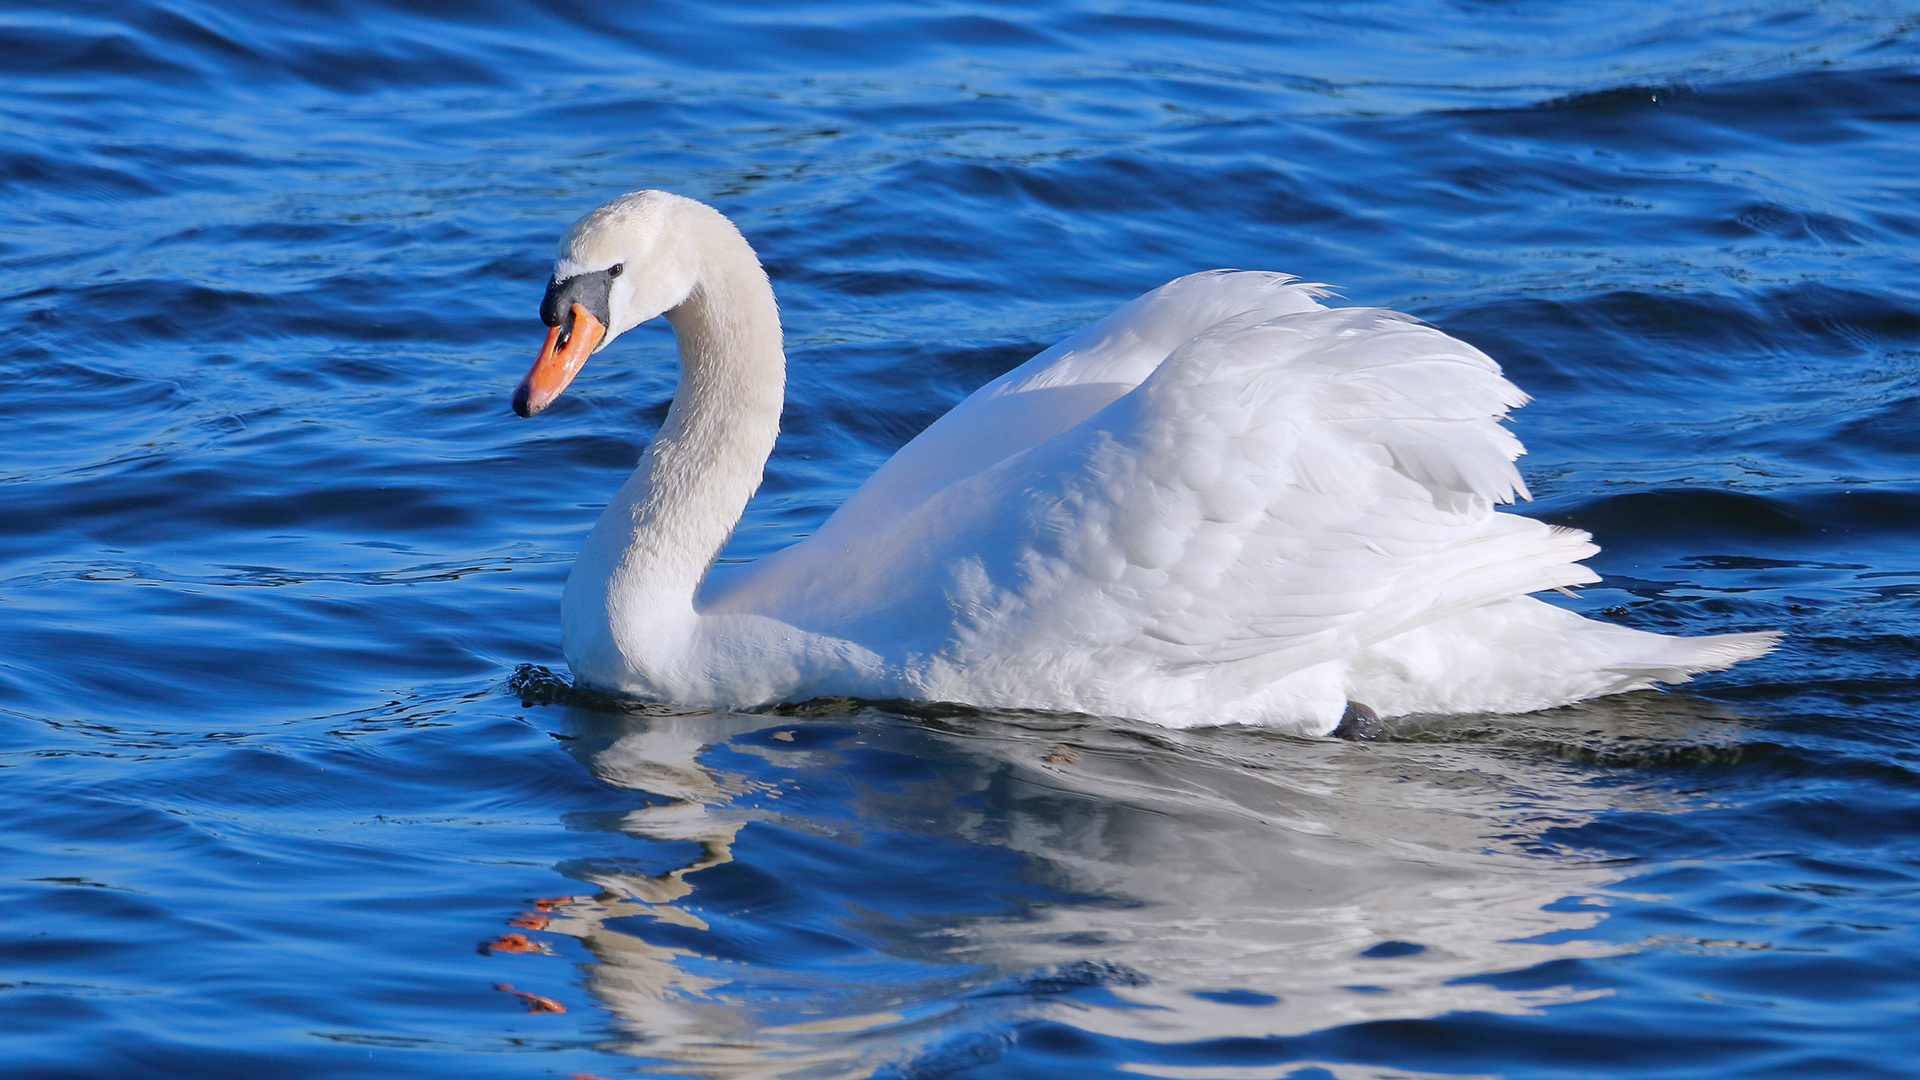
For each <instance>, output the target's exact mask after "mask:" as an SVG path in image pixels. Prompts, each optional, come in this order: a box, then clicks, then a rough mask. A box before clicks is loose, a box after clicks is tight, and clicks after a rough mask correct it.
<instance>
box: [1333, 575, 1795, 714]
mask: <svg viewBox="0 0 1920 1080" xmlns="http://www.w3.org/2000/svg"><path fill="white" fill-rule="evenodd" d="M1779 640H1780V635H1779V634H1778V633H1773V632H1766V633H1745V634H1712V635H1708V636H1705V637H1674V636H1671V635H1668V634H1657V633H1652V632H1649V631H1646V630H1636V629H1633V628H1632V627H1627V626H1620V625H1618V624H1617V623H1610V622H1600V621H1597V620H1593V619H1587V618H1583V617H1581V616H1580V615H1577V614H1575V613H1574V612H1571V611H1567V610H1565V609H1563V608H1558V607H1555V606H1553V605H1552V604H1548V603H1546V602H1544V601H1541V600H1537V599H1534V598H1533V597H1530V596H1524V597H1516V598H1514V599H1511V600H1505V601H1500V602H1497V603H1492V604H1488V605H1486V606H1484V607H1479V608H1475V609H1473V610H1470V611H1464V612H1461V613H1459V614H1456V615H1453V616H1451V617H1449V618H1445V619H1441V620H1439V621H1437V622H1433V623H1428V624H1427V625H1425V626H1422V627H1419V628H1418V629H1415V630H1412V631H1410V632H1408V633H1405V634H1401V635H1399V636H1397V637H1394V638H1390V639H1388V640H1386V641H1382V642H1380V643H1378V644H1377V645H1374V646H1371V647H1370V648H1367V649H1364V650H1362V651H1361V652H1360V653H1359V654H1358V655H1356V656H1355V657H1354V660H1353V662H1352V665H1351V667H1350V668H1349V672H1348V679H1349V686H1348V697H1349V700H1353V701H1363V702H1365V703H1366V704H1368V705H1371V706H1372V707H1373V708H1374V710H1375V711H1377V712H1378V713H1379V714H1380V715H1381V716H1405V715H1409V714H1413V713H1523V712H1532V711H1534V710H1536V709H1551V708H1555V707H1557V706H1560V705H1568V704H1571V703H1573V702H1575V701H1581V700H1584V699H1586V698H1593V697H1602V696H1605V695H1608V694H1621V693H1626V692H1628V691H1630V690H1647V689H1651V688H1653V687H1655V686H1658V685H1660V684H1662V683H1665V684H1676V683H1684V682H1688V681H1690V680H1691V678H1692V677H1693V676H1694V675H1697V674H1699V673H1701V672H1704V671H1719V670H1721V669H1722V668H1728V667H1732V666H1733V665H1734V664H1737V663H1740V662H1741V661H1743V660H1751V659H1753V658H1754V657H1756V656H1760V655H1762V654H1764V653H1766V652H1767V651H1768V650H1770V649H1772V648H1773V647H1774V645H1775V644H1776V643H1778V642H1779Z"/></svg>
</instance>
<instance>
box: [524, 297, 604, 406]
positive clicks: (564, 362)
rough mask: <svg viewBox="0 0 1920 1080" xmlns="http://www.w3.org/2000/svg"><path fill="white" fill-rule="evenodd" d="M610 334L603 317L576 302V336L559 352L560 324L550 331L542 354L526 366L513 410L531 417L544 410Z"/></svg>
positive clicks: (574, 322)
mask: <svg viewBox="0 0 1920 1080" xmlns="http://www.w3.org/2000/svg"><path fill="white" fill-rule="evenodd" d="M606 336H607V328H606V327H605V326H602V325H601V324H600V320H599V319H596V318H594V317H593V316H592V315H590V314H588V312H587V309H586V308H583V307H581V306H580V305H579V304H575V305H573V336H572V337H569V338H568V339H567V346H566V348H564V349H560V350H558V351H555V350H554V344H555V343H556V342H558V341H559V340H560V328H559V327H558V326H555V327H552V328H550V329H548V330H547V343H546V344H545V345H542V346H541V347H540V355H539V356H538V357H537V358H536V359H535V360H534V361H533V366H532V367H531V368H528V369H527V377H526V378H524V379H521V380H520V385H519V386H517V387H515V388H514V391H513V411H514V412H517V413H519V414H520V415H521V416H532V415H533V414H534V413H537V412H539V411H540V410H541V409H544V408H546V407H547V406H549V405H551V404H553V399H555V398H557V397H559V396H560V392H561V391H562V390H565V389H566V388H567V384H568V383H570V382H572V381H573V377H574V376H575V375H578V374H580V369H581V367H583V366H585V364H586V362H587V357H588V356H590V355H592V353H593V348H594V346H596V345H598V344H600V339H601V338H603V337H606Z"/></svg>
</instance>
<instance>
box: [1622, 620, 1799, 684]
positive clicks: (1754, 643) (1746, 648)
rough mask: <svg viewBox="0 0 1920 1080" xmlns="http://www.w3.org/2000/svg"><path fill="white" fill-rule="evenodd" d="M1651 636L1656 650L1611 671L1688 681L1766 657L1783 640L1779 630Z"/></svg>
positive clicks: (1646, 679)
mask: <svg viewBox="0 0 1920 1080" xmlns="http://www.w3.org/2000/svg"><path fill="white" fill-rule="evenodd" d="M1648 636H1649V637H1652V638H1654V639H1655V642H1654V643H1656V644H1657V645H1658V650H1657V653H1655V654H1650V655H1647V656H1645V657H1637V658H1635V659H1633V660H1628V661H1624V662H1621V663H1617V664H1611V665H1608V670H1610V671H1615V672H1618V673H1620V674H1621V675H1625V676H1628V677H1630V678H1636V679H1639V680H1642V681H1644V682H1649V683H1652V682H1661V683H1683V682H1688V681H1689V680H1691V679H1692V677H1693V676H1695V675H1698V674H1700V673H1701V672H1703V671H1721V670H1724V669H1726V668H1730V667H1732V666H1733V665H1735V664H1738V663H1740V662H1741V661H1742V660H1752V659H1754V658H1755V657H1759V656H1764V655H1766V654H1767V653H1769V652H1772V651H1773V648H1774V646H1776V645H1778V644H1779V643H1780V638H1781V636H1782V635H1781V633H1780V631H1778V630H1767V631H1762V632H1759V633H1750V634H1709V635H1707V636H1705V637H1668V636H1666V635H1663V634H1651V635H1648Z"/></svg>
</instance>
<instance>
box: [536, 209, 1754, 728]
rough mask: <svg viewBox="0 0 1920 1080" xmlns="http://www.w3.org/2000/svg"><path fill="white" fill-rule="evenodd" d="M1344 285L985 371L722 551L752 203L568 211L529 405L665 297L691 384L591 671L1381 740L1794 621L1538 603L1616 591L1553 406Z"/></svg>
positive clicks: (685, 700)
mask: <svg viewBox="0 0 1920 1080" xmlns="http://www.w3.org/2000/svg"><path fill="white" fill-rule="evenodd" d="M1329 295H1330V292H1329V290H1328V289H1326V288H1325V287H1324V286H1321V285H1317V284H1311V283H1307V282H1303V281H1300V280H1299V279H1297V278H1294V277H1292V276H1289V275H1285V274H1278V273H1268V272H1254V271H1229V270H1214V271H1209V272H1205V273H1198V274H1192V275H1189V276H1187V277H1182V278H1179V279H1176V280H1174V281H1171V282H1169V283H1167V284H1166V285H1163V286H1161V287H1160V288H1158V289H1155V290H1153V291H1152V292H1149V293H1147V294H1146V295H1144V296H1141V297H1140V298H1138V299H1136V300H1134V301H1132V302H1130V303H1128V304H1126V305H1124V306H1122V307H1121V308H1120V309H1119V310H1117V311H1115V312H1113V313H1112V314H1111V315H1108V316H1107V317H1106V318H1104V319H1101V320H1100V321H1099V322H1096V323H1094V324H1093V325H1092V326H1089V327H1087V328H1086V329H1084V330H1081V331H1080V332H1079V333H1076V334H1074V335H1073V336H1071V337H1069V338H1067V339H1066V340H1064V341H1062V342H1060V343H1059V344H1057V345H1054V346H1053V347H1052V348H1050V349H1047V350H1046V351H1044V352H1042V353H1040V354H1039V355H1038V356H1035V357H1034V358H1033V359H1031V360H1029V361H1027V362H1026V363H1025V364H1022V365H1021V366H1019V367H1017V368H1015V369H1014V370H1012V371H1009V372H1007V373H1006V374H1005V375H1002V376H1000V377H999V378H997V379H995V380H993V381H992V382H990V383H988V384H987V385H986V386H984V387H982V388H981V389H980V390H978V391H976V392H975V393H974V394H973V395H972V396H970V397H968V398H967V399H966V400H965V401H962V402H961V403H960V404H959V405H958V406H956V407H955V408H954V409H953V410H952V411H951V412H949V413H947V414H946V415H945V416H943V417H942V418H940V419H939V420H938V421H936V422H935V423H934V424H933V425H932V426H930V427H928V428H927V429H926V430H925V431H924V432H922V433H921V434H920V435H919V436H918V437H916V438H915V439H913V440H912V441H911V442H909V443H908V444H907V445H906V446H904V447H902V448H901V449H900V451H899V452H898V453H896V454H895V455H894V456H893V458H892V459H891V460H889V461H888V462H886V464H884V465H883V466H881V467H880V469H879V470H878V471H877V472H875V473H874V474H873V476H872V477H870V478H869V479H868V480H867V482H866V483H865V484H864V485H862V486H861V487H860V489H859V490H858V491H856V492H855V493H854V494H853V495H852V497H850V498H849V499H848V500H847V501H846V503H845V504H844V505H842V506H841V507H840V508H839V510H837V511H836V512H835V513H834V514H833V515H832V516H831V517H830V518H828V519H827V521H826V522H825V523H824V524H823V525H821V526H820V528H819V530H818V531H817V532H815V533H814V534H813V535H811V536H809V537H807V538H805V539H803V540H801V541H799V542H797V543H795V544H793V545H791V546H789V547H787V548H785V549H783V550H780V551H778V552H776V553H774V554H773V555H770V556H768V557H766V558H763V559H760V560H758V561H757V562H754V563H752V564H748V565H745V566H721V567H716V566H715V565H714V559H715V556H716V555H717V554H718V553H719V551H720V548H721V545H722V544H724V543H725V542H726V540H727V538H728V536H729V535H730V534H731V533H732V531H733V529H734V526H735V525H736V524H737V523H738V521H739V518H740V515H741V512H742V511H743V510H744V509H745V507H746V504H747V500H748V499H749V498H751V497H752V495H753V493H754V491H755V489H756V488H758V486H759V484H760V479H761V474H762V471H763V469H764V467H765V465H766V461H767V458H768V456H769V455H770V454H771V453H772V450H773V445H774V438H775V435H776V434H777V432H778V430H779V425H780V412H781V407H782V405H783V401H784V388H785V381H786V357H785V354H784V352H783V350H782V339H781V328H780V317H779V310H778V308H777V306H776V303H775V300H774V294H773V288H772V286H771V284H770V283H769V282H768V280H767V275H766V273H765V271H764V270H763V269H762V268H761V266H760V261H759V258H758V257H757V256H756V255H755V254H754V251H753V249H752V248H751V247H750V246H749V245H748V243H747V241H746V239H745V238H744V237H743V236H741V234H740V232H739V230H738V229H737V228H735V227H734V225H733V223H732V222H730V221H729V220H727V218H725V217H724V216H722V215H721V214H720V213H719V212H718V211H716V210H714V209H712V208H711V207H708V206H706V205H704V204H702V203H700V202H697V201H694V200H692V199H688V198H684V197H682V196H678V195H673V194H669V193H666V192H661V191H638V192H633V193H631V194H627V195H623V196H620V197H619V198H616V199H613V200H612V201H610V202H608V203H606V204H604V205H602V206H600V207H598V208H596V209H594V210H593V211H591V212H589V213H588V214H587V215H586V216H584V217H582V218H581V219H580V220H578V221H576V222H575V223H574V224H573V226H572V227H571V228H569V229H568V230H567V232H566V234H565V236H564V237H563V238H562V239H561V241H560V247H559V260H558V262H557V264H556V265H555V267H554V272H553V278H552V280H551V282H550V283H549V284H548V286H547V291H546V296H545V298H544V299H543V301H542V303H541V307H540V314H541V318H542V321H543V322H545V324H546V325H547V327H548V331H547V337H546V342H545V344H544V346H543V347H542V348H541V350H540V353H539V357H538V358H537V359H536V360H535V361H534V364H533V366H532V368H531V369H530V370H529V371H528V373H527V375H526V377H525V378H524V379H523V380H522V381H521V382H520V384H519V385H518V387H517V388H516V389H515V390H514V394H513V408H514V411H515V412H516V413H518V414H519V415H520V416H523V417H531V416H533V415H534V414H536V413H538V412H539V411H541V410H542V409H544V408H546V407H547V406H548V405H550V404H552V402H553V401H554V399H555V398H557V397H558V396H559V395H560V393H561V392H562V391H563V390H564V389H565V388H566V387H567V385H568V383H569V382H570V381H571V380H572V379H573V378H574V376H575V375H576V374H577V373H578V372H579V371H580V369H581V366H582V365H583V364H584V363H585V362H586V359H587V357H588V356H589V355H591V354H592V353H595V352H598V351H599V350H601V349H604V348H606V346H607V345H608V344H609V343H611V342H612V341H613V340H614V339H615V338H618V337H619V336H620V335H621V334H622V333H625V332H626V331H628V330H630V329H632V328H634V327H635V326H638V325H640V324H641V323H644V322H646V321H648V320H650V319H652V318H654V317H655V316H658V315H665V316H666V318H667V320H668V321H669V322H670V323H671V324H672V326H673V330H674V334H675V338H676V341H677V344H678V350H679V359H680V370H679V380H678V385H677V387H676V389H675V393H674V397H673V404H672V406H671V407H670V408H669V409H668V411H667V417H666V420H665V422H664V423H663V424H662V425H661V427H660V430H659V432H658V434H656V435H655V436H654V438H653V441H652V442H651V443H650V444H649V445H648V446H647V448H646V450H645V451H644V452H643V453H642V455H641V458H640V462H639V465H638V467H637V468H636V469H635V470H634V472H633V474H632V476H631V477H629V478H628V479H627V481H626V482H625V483H624V484H623V485H621V487H620V489H619V491H618V492H616V493H615V494H614V496H613V497H612V499H611V500H610V501H609V502H608V504H607V506H606V509H605V511H604V512H603V513H602V514H601V515H600V518H599V521H598V522H597V523H596V524H595V525H594V526H593V529H592V531H591V532H590V533H589V534H588V536H587V538H586V540H585V542H584V544H583V545H582V547H581V550H580V553H579V556H578V559H577V560H576V561H575V563H574V565H573V568H572V571H571V573H570V574H569V576H568V578H567V584H566V589H565V592H564V594H563V596H562V600H561V622H562V642H563V649H564V652H565V655H566V660H567V664H568V666H569V667H570V668H571V669H572V671H573V675H574V678H575V681H576V683H577V684H578V685H582V686H585V687H589V688H593V689H597V690H601V691H608V692H613V693H617V694H623V695H632V696H638V697H643V698H647V699H652V700H658V701H668V702H674V703H677V704H682V705H690V706H697V707H707V708H723V709H739V708H752V707H755V706H763V705H769V704H773V703H778V702H783V701H798V700H805V699H808V698H814V697H822V696H846V697H861V698H876V699H895V700H922V701H948V702H957V703H964V704H969V705H974V706H980V707H989V708H996V707H997V708H1021V709H1036V710H1050V711H1062V712H1081V713H1092V714H1097V715H1110V716H1130V717H1134V718H1138V719H1143V720H1149V721H1154V722H1158V723H1160V724H1164V725H1168V726H1175V727H1190V726H1199V725H1211V724H1227V723H1247V724H1265V725H1270V726H1274V727H1278V728H1284V729H1290V730H1293V731H1296V732H1300V733H1303V734H1309V735H1324V734H1328V733H1332V732H1336V731H1337V732H1339V733H1341V734H1357V735H1359V736H1361V737H1366V736H1370V735H1371V734H1374V733H1376V732H1377V730H1378V727H1379V720H1378V718H1381V717H1393V716H1399V715H1406V714H1411V713H1442V714H1445V713H1470V712H1495V713H1515V712H1529V711H1532V710H1536V709H1543V708H1550V707H1553V706H1558V705H1564V704H1568V703H1571V702H1574V701H1578V700H1581V699H1584V698H1589V697H1595V696H1599V695H1603V694H1617V693H1621V692H1623V691H1628V690H1637V689H1644V688H1647V687H1650V686H1653V685H1654V684H1656V683H1662V682H1665V683H1675V682H1685V681H1687V678H1688V676H1689V675H1690V674H1692V673H1695V672H1701V671H1712V670H1717V669H1720V668H1725V667H1727V666H1729V665H1732V664H1734V663H1737V662H1739V661H1741V660H1745V659H1748V658H1750V657H1754V656H1758V655H1760V654H1762V653H1764V652H1766V651H1767V650H1768V649H1769V648H1771V647H1772V645H1773V643H1774V642H1775V640H1776V639H1777V637H1778V634H1776V633H1770V632H1768V633H1743V634H1719V635H1713V636H1707V637H1691V638H1681V637H1672V636H1667V635H1662V634H1655V633H1648V632H1644V631H1640V630H1634V629H1630V628H1627V627H1623V626H1618V625H1614V624H1610V623H1603V622H1596V621H1593V620H1590V619H1586V618H1582V617H1581V616H1579V615H1576V614H1574V613H1572V612H1569V611H1566V610H1563V609H1561V608H1557V607H1554V606H1552V605H1550V604H1547V603H1545V602H1543V601H1541V600H1538V599H1536V598H1534V597H1532V596H1531V595H1529V594H1532V593H1536V592H1541V591H1544V590H1561V591H1566V590H1568V589H1570V588H1571V587H1573V586H1576V585H1581V584H1585V583H1589V582H1593V581H1597V580H1599V578H1598V576H1597V575H1596V574H1594V573H1593V571H1591V570H1589V569H1588V568H1586V567H1585V566H1583V565H1581V562H1580V560H1582V559H1584V558H1587V557H1589V556H1591V555H1593V554H1594V553H1595V552H1597V551H1598V550H1599V549H1598V548H1596V547H1595V546H1594V545H1593V544H1592V543H1590V542H1589V537H1588V535H1587V534H1586V533H1583V532H1580V531H1577V530H1574V529H1567V528H1559V527H1554V526H1549V525H1546V524H1543V523H1541V522H1538V521H1534V520H1532V519H1530V518H1525V517H1521V516H1519V515H1517V514H1511V513H1502V512H1497V511H1496V510H1495V506H1496V505H1497V504H1503V503H1510V502H1512V501H1513V500H1514V499H1515V498H1516V497H1520V498H1530V497H1531V496H1530V495H1529V494H1528V492H1527V489H1526V485H1525V483H1524V481H1522V479H1521V477H1520V473H1519V471H1518V470H1517V469H1516V468H1515V466H1514V464H1513V463H1514V460H1515V458H1517V457H1518V456H1519V455H1520V454H1521V453H1522V452H1523V451H1522V447H1521V445H1520V442H1519V440H1518V439H1516V438H1515V437H1514V436H1513V435H1512V434H1511V433H1510V432H1509V431H1508V430H1507V429H1506V428H1505V427H1503V426H1502V425H1501V421H1502V420H1504V419H1505V418H1506V416H1507V413H1508V410H1510V409H1513V408H1516V407H1518V406H1520V405H1522V404H1524V403H1525V402H1526V400H1527V398H1526V395H1525V394H1523V393H1521V392H1520V390H1519V389H1518V388H1516V387H1515V386H1514V385H1513V384H1512V383H1510V382H1508V381H1507V380H1506V379H1505V378H1504V377H1503V376H1502V375H1501V372H1500V368H1499V365H1498V364H1496V363H1495V362H1494V361H1493V360H1492V359H1490V358H1489V357H1488V356H1487V355H1486V354H1484V353H1482V352H1481V351H1480V350H1478V349H1476V348H1474V347H1473V346H1471V345H1468V344H1466V343H1465V342H1462V341H1459V340H1457V339H1455V338H1452V337H1449V336H1447V335H1446V334H1444V333H1442V332H1440V331H1439V330H1437V329H1434V328H1433V327H1431V326H1427V325H1425V324H1423V323H1421V322H1419V321H1417V320H1415V319H1413V318H1411V317H1409V316H1406V315H1401V314H1398V313H1395V312H1392V311H1387V310H1384V309H1380V308H1364V307H1349V308H1328V307H1326V306H1325V305H1323V304H1321V303H1320V302H1319V301H1320V300H1321V299H1323V298H1325V297H1327V296H1329Z"/></svg>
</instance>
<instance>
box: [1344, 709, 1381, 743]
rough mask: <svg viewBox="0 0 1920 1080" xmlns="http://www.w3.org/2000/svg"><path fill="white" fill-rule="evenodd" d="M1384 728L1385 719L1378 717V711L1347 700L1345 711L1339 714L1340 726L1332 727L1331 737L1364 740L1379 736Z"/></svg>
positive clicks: (1356, 740)
mask: <svg viewBox="0 0 1920 1080" xmlns="http://www.w3.org/2000/svg"><path fill="white" fill-rule="evenodd" d="M1386 730H1387V724H1386V721H1384V720H1382V719H1380V714H1379V713H1377V712H1374V711H1373V710H1372V709H1370V708H1368V707H1366V706H1365V705H1362V704H1360V703H1359V702H1357V701H1349V702H1347V711H1346V712H1344V713H1341V714H1340V726H1339V727H1337V728H1334V729H1333V737H1334V738H1336V739H1350V740H1353V741H1355V742H1366V741H1368V740H1371V739H1377V738H1379V737H1380V736H1381V735H1382V734H1384V733H1385V732H1386Z"/></svg>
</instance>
